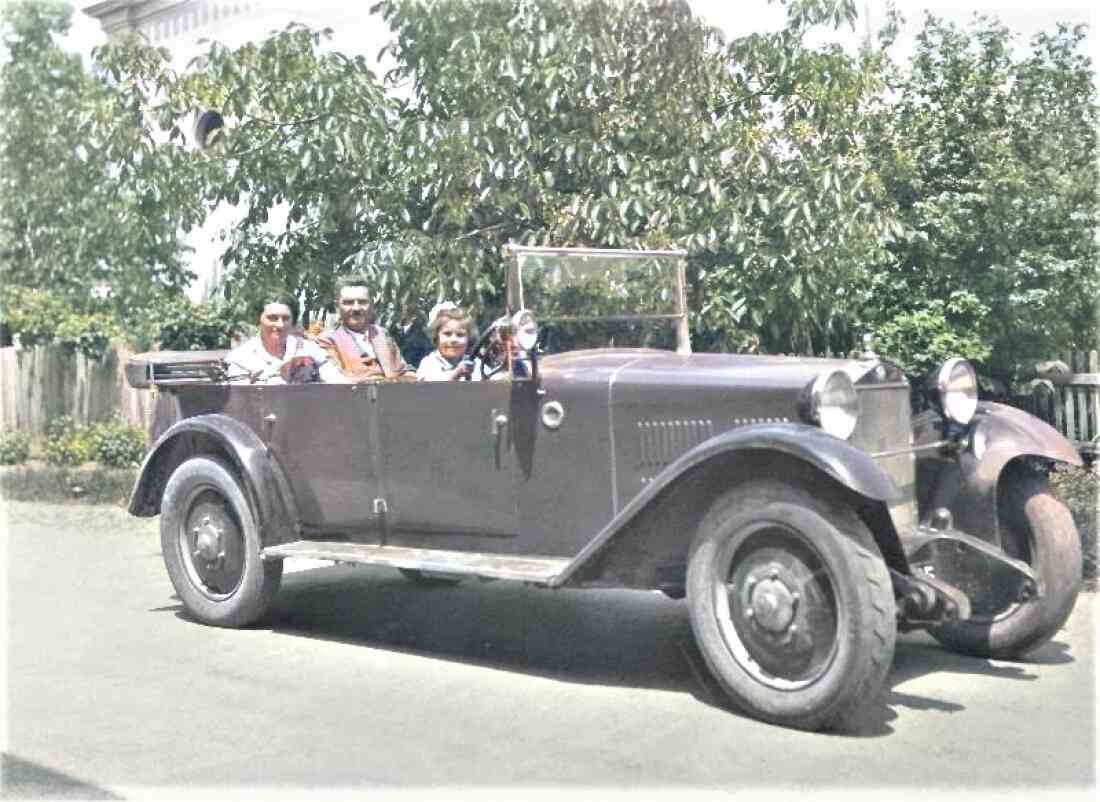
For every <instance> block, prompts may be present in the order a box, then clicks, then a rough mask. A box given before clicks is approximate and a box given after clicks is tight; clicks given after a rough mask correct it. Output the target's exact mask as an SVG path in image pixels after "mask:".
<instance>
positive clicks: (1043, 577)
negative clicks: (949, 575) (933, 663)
mask: <svg viewBox="0 0 1100 802" xmlns="http://www.w3.org/2000/svg"><path fill="white" fill-rule="evenodd" d="M997 509H998V512H999V514H1000V521H1001V543H1002V547H1003V548H1004V550H1005V553H1007V554H1008V555H1009V556H1010V557H1015V558H1016V559H1019V560H1023V561H1024V562H1026V563H1027V564H1028V565H1030V566H1031V567H1032V569H1033V570H1034V571H1035V573H1036V574H1037V575H1038V577H1039V582H1040V585H1041V588H1042V595H1041V596H1040V597H1039V598H1036V599H1031V600H1030V601H1027V602H1022V603H1021V602H1014V601H1006V600H1004V599H998V598H996V589H995V588H991V589H990V590H991V594H990V597H989V598H973V597H972V598H971V606H972V613H971V617H970V618H968V619H967V620H965V621H953V622H951V623H949V624H943V625H941V626H938V627H934V628H933V629H931V630H930V631H931V633H932V636H933V637H934V638H936V640H938V641H939V642H940V643H942V644H943V645H945V646H947V647H948V648H950V649H952V650H953V651H957V652H962V653H964V654H972V655H976V656H978V657H995V658H1013V657H1020V656H1021V655H1024V654H1026V653H1027V652H1030V651H1033V650H1034V649H1037V648H1038V647H1039V646H1042V645H1043V644H1044V643H1046V642H1047V641H1048V640H1050V639H1051V638H1052V637H1054V634H1055V633H1056V632H1058V630H1059V629H1061V628H1062V625H1063V624H1065V623H1066V619H1068V618H1069V616H1070V613H1072V612H1073V605H1074V603H1075V602H1076V601H1077V592H1078V590H1079V589H1080V587H1081V538H1080V537H1079V536H1078V534H1077V527H1076V526H1075V525H1074V523H1073V517H1072V516H1071V515H1070V513H1069V510H1067V509H1066V507H1065V505H1063V504H1062V503H1061V502H1059V501H1058V500H1057V499H1055V498H1054V496H1052V495H1051V493H1050V487H1049V484H1048V483H1047V479H1046V477H1045V476H1042V475H1039V474H1036V473H1031V472H1024V471H1011V472H1009V473H1007V474H1005V476H1004V478H1003V479H1002V481H1001V485H1000V487H999V488H998V492H997Z"/></svg>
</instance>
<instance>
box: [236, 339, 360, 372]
mask: <svg viewBox="0 0 1100 802" xmlns="http://www.w3.org/2000/svg"><path fill="white" fill-rule="evenodd" d="M296 356H308V357H310V358H311V359H312V360H313V361H314V362H315V363H316V364H317V372H318V375H319V376H320V378H321V381H323V382H329V383H333V384H346V383H347V379H346V378H345V376H344V374H343V373H341V372H340V369H339V368H338V367H336V365H334V364H333V363H332V362H330V361H329V359H328V355H327V354H326V353H325V352H324V351H322V350H321V347H320V346H319V345H317V344H316V343H314V342H312V341H310V340H306V339H303V338H301V337H296V336H294V335H293V334H291V335H288V336H287V338H286V350H285V351H284V353H283V356H282V357H277V356H272V355H271V354H269V353H268V352H267V349H266V348H264V344H263V342H262V341H261V340H260V338H259V337H253V338H252V339H250V340H248V341H246V342H244V343H241V344H240V345H239V346H237V347H236V348H234V349H233V350H232V351H230V352H229V353H228V354H226V355H225V362H226V364H227V365H228V367H229V381H230V382H233V383H246V384H247V383H254V384H286V383H287V382H286V380H285V379H284V378H283V375H282V372H281V368H282V367H283V364H284V363H286V362H288V361H289V360H291V359H293V358H294V357H296ZM253 375H255V378H252V376H253Z"/></svg>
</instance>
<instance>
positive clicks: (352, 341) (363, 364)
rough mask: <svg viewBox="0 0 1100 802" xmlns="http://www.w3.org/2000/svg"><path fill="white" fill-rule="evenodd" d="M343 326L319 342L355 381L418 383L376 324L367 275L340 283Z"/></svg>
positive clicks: (324, 334)
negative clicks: (380, 380) (385, 380)
mask: <svg viewBox="0 0 1100 802" xmlns="http://www.w3.org/2000/svg"><path fill="white" fill-rule="evenodd" d="M336 308H337V310H338V311H339V312H340V324H339V325H338V326H336V327H335V328H331V329H328V330H326V331H324V332H322V333H321V334H319V335H317V337H316V338H315V341H316V342H317V344H318V345H320V346H321V347H322V348H324V349H325V351H326V352H327V353H328V355H329V357H330V358H331V359H332V361H333V362H335V363H336V364H337V365H339V366H340V370H342V371H343V373H344V375H345V376H347V377H348V378H349V379H351V380H352V381H355V382H363V381H377V380H379V379H390V380H398V381H416V371H415V370H413V369H412V368H410V367H409V366H408V364H406V362H405V359H404V357H402V356H401V351H400V350H399V349H398V347H397V343H395V342H394V341H393V338H392V337H390V335H389V334H387V333H386V330H385V329H383V328H382V327H381V326H379V325H376V324H375V323H374V322H373V317H374V315H373V312H374V307H373V305H372V303H371V295H370V284H369V281H368V279H367V277H366V276H363V275H351V276H344V277H343V278H341V279H340V280H339V281H337V283H336Z"/></svg>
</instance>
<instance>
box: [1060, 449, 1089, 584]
mask: <svg viewBox="0 0 1100 802" xmlns="http://www.w3.org/2000/svg"><path fill="white" fill-rule="evenodd" d="M1050 483H1051V488H1052V489H1053V491H1054V494H1055V495H1056V496H1057V497H1058V498H1059V499H1060V500H1061V501H1062V503H1063V504H1065V505H1066V506H1067V507H1068V508H1069V511H1070V513H1071V514H1072V515H1073V520H1074V522H1075V523H1076V524H1077V531H1078V533H1079V534H1080V535H1081V554H1082V556H1083V557H1084V566H1083V571H1082V574H1083V575H1084V578H1085V579H1086V580H1087V581H1095V580H1096V578H1097V562H1098V559H1100V553H1098V552H1100V532H1098V530H1100V520H1098V519H1100V476H1097V475H1096V474H1094V473H1090V472H1089V471H1087V470H1085V469H1083V468H1071V467H1063V466H1059V467H1058V469H1057V470H1055V471H1054V472H1053V473H1051V476H1050Z"/></svg>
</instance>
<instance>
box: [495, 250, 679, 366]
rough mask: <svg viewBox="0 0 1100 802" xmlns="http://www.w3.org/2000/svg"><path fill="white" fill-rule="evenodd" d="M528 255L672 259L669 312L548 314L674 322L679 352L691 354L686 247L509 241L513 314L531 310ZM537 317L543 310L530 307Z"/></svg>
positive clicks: (562, 318) (578, 318)
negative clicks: (525, 274) (525, 264)
mask: <svg viewBox="0 0 1100 802" xmlns="http://www.w3.org/2000/svg"><path fill="white" fill-rule="evenodd" d="M527 256H537V257H544V258H545V257H559V258H562V259H568V258H571V257H573V258H576V257H596V258H598V259H600V260H601V261H605V260H606V261H611V262H613V261H615V260H622V261H623V263H624V265H625V264H626V263H628V262H631V261H634V262H636V261H639V260H644V259H658V260H670V261H673V262H674V269H673V271H672V277H673V278H674V280H675V283H674V284H673V285H672V287H671V289H672V290H673V293H672V295H673V298H672V301H673V304H674V306H675V311H672V312H667V313H639V314H622V315H593V316H591V317H589V316H556V317H547V318H546V319H547V320H554V321H599V322H646V321H673V322H674V323H675V330H676V353H678V354H690V353H691V332H690V327H689V326H688V311H687V291H686V286H687V268H686V259H687V251H683V250H626V249H610V248H554V247H545V246H533V245H518V244H515V243H508V244H506V245H505V246H504V257H505V269H506V273H507V298H508V309H509V312H510V313H515V312H518V311H522V310H525V309H528V307H527V306H526V305H525V299H524V292H523V268H522V264H523V260H524V257H527ZM529 311H530V312H531V313H532V314H534V315H535V319H536V320H539V321H541V320H542V319H543V318H542V317H541V312H542V311H543V310H539V309H537V308H531V309H530V310H529Z"/></svg>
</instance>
